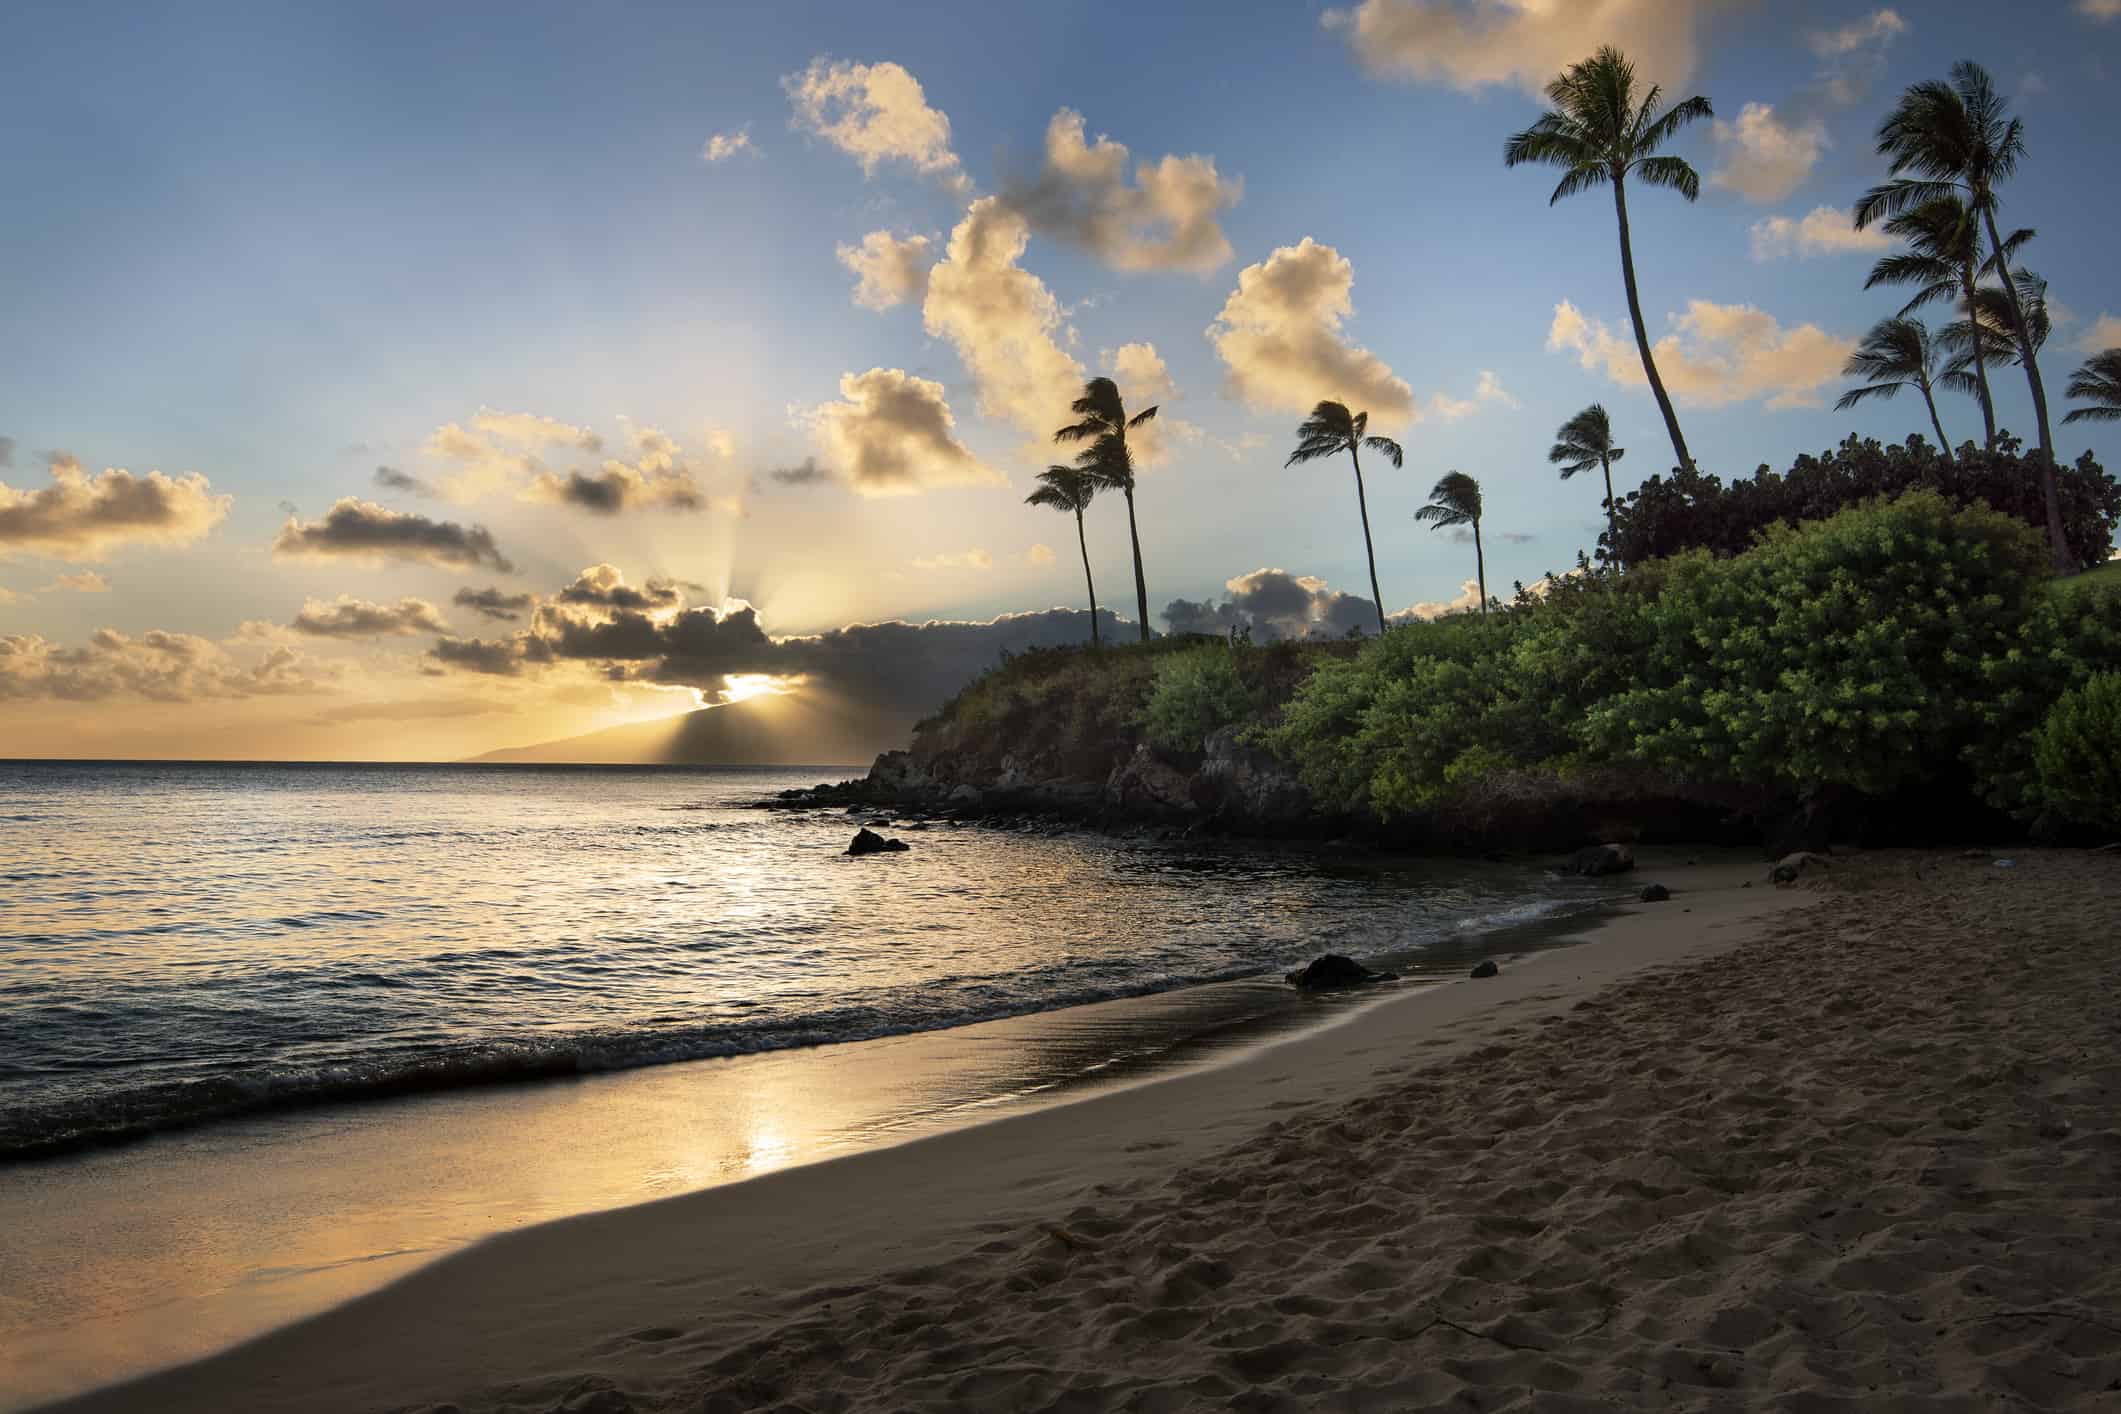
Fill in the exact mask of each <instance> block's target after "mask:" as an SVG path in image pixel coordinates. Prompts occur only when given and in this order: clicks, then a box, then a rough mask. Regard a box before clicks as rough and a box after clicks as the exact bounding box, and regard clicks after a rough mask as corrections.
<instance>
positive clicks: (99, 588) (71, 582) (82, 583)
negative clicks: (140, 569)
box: [44, 570, 110, 594]
mask: <svg viewBox="0 0 2121 1414" xmlns="http://www.w3.org/2000/svg"><path fill="white" fill-rule="evenodd" d="M44 592H45V593H47V594H53V593H59V594H108V593H110V581H109V580H107V579H105V578H104V577H103V576H102V575H100V574H97V573H96V572H95V571H94V570H83V571H82V572H81V573H80V574H62V575H55V576H53V578H52V582H51V583H50V584H47V585H45V586H44Z"/></svg>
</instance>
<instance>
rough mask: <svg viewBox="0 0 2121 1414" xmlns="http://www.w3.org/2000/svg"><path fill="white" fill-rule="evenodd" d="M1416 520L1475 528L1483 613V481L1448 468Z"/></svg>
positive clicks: (1485, 582) (1433, 525)
mask: <svg viewBox="0 0 2121 1414" xmlns="http://www.w3.org/2000/svg"><path fill="white" fill-rule="evenodd" d="M1414 519H1416V520H1425V521H1427V522H1429V529H1431V530H1443V529H1445V528H1446V527H1449V526H1457V525H1470V526H1472V527H1473V564H1474V567H1475V569H1476V570H1477V571H1478V573H1479V576H1480V580H1479V582H1480V612H1481V613H1483V614H1485V613H1486V612H1487V611H1488V557H1487V554H1486V552H1485V551H1483V550H1482V549H1481V548H1480V483H1479V482H1478V481H1475V480H1474V479H1473V478H1472V477H1470V476H1468V475H1466V474H1465V473H1464V472H1462V471H1447V472H1445V473H1444V475H1443V479H1442V480H1441V481H1438V482H1437V483H1436V485H1435V486H1433V487H1431V488H1430V490H1429V504H1427V505H1426V506H1423V507H1422V508H1421V509H1420V510H1418V511H1416V512H1414Z"/></svg>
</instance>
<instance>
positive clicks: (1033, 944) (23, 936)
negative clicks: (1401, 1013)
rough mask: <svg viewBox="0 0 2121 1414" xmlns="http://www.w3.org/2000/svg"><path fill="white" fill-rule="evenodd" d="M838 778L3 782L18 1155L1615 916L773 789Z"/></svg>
mask: <svg viewBox="0 0 2121 1414" xmlns="http://www.w3.org/2000/svg"><path fill="white" fill-rule="evenodd" d="M844 774H846V773H845V772H844V771H837V770H833V769H830V768H826V769H823V770H801V771H787V770H779V769H774V770H717V771H673V770H616V769H613V770H571V769H564V768H549V769H548V768H531V769H496V768H490V767H487V768H481V767H398V766H389V767H384V766H375V767H369V766H330V767H322V766H301V767H277V766H247V765H246V766H218V765H211V766H210V765H123V764H107V765H106V764H98V765H72V764H56V763H52V764H45V763H29V764H0V1158H5V1157H21V1156H23V1155H27V1154H33V1153H40V1152H53V1151H56V1150H58V1149H63V1148H66V1147H71V1146H74V1145H78V1144H81V1143H86V1142H94V1141H97V1140H101V1139H110V1138H117V1137H122V1136H125V1135H129V1134H138V1133H144V1132H148V1131H151V1130H154V1129H158V1128H166V1127H171V1126H174V1125H180V1124H191V1123H200V1122H206V1121H210V1120H212V1119H215V1118H218V1117H224V1116H228V1115H233V1114H240V1113H247V1112H254V1111H257V1110H259V1109H264V1108H271V1107H278V1106H295V1105H302V1104H308V1103H319V1102H324V1101H328V1100H337V1099H345V1098H349V1097H358V1096H363V1095H369V1094H389V1093H403V1092H411V1091H418V1090H423V1089H435V1088H442V1087H446V1086H453V1085H462V1084H478V1083H488V1082H498V1081H505V1080H517V1079H528V1078H534V1077H537V1076H543V1075H559V1074H574V1073H578V1072H582V1071H592V1070H604V1069H613V1068H620V1067H628V1066H639V1065H648V1064H654V1063H657V1062H662V1061H672V1060H682V1059H691V1058H697V1057H705V1056H726V1055H737V1054H744V1053H748V1052H754V1051H761V1050H769V1049H775V1048H781V1047H790V1046H806V1045H816V1044H823V1043H834V1042H847V1041H854V1040H859V1039H861V1038H865V1037H875V1036H881V1035H888V1034H893V1033H899V1032H907V1031H918V1030H927V1029H933V1028H940V1027H948V1026H953V1025H960V1024H963V1023H966V1022H970V1021H974V1020H979V1019H983V1018H989V1017H996V1016H1005V1015H1010V1014H1016V1013H1023V1012H1028V1011H1036V1010H1042V1009H1047V1008H1054V1007H1062V1006H1068V1005H1071V1004H1074V1003H1079V1002H1085V1001H1091V1000H1095V999H1100V998H1107V997H1115V996H1123V995H1129V994H1139V993H1143V992H1150V991H1156V990H1160V989H1165V988H1173V987H1180V986H1184V985H1187V984H1190V983H1196V982H1203V981H1209V980H1214V979H1221V978H1229V977H1238V976H1244V975H1248V974H1254V973H1260V972H1268V971H1273V970H1278V969H1284V968H1287V967H1290V966H1294V965H1296V964H1298V963H1300V962H1301V961H1303V960H1305V959H1307V958H1309V957H1311V956H1313V955H1315V954H1317V953H1318V952H1320V951H1323V950H1327V949H1329V948H1330V949H1331V950H1335V951H1341V952H1348V953H1353V954H1356V955H1360V956H1391V955H1406V954H1409V953H1417V954H1418V953H1419V952H1421V951H1422V950H1424V949H1427V948H1431V947H1434V946H1436V945H1438V944H1444V943H1448V942H1450V941H1452V940H1454V939H1458V938H1462V937H1464V936H1465V935H1466V933H1467V931H1468V930H1469V929H1479V928H1482V927H1486V926H1490V925H1493V924H1496V923H1500V922H1508V921H1512V920H1519V919H1526V918H1531V917H1536V916H1540V915H1543V914H1547V913H1551V912H1556V911H1564V910H1568V909H1571V908H1580V907H1586V906H1595V903H1596V900H1595V898H1594V897H1592V896H1591V895H1589V894H1588V893H1587V892H1586V891H1585V890H1584V888H1583V886H1581V885H1571V884H1568V883H1564V882H1562V881H1557V880H1553V879H1549V878H1547V877H1546V876H1545V875H1543V874H1542V873H1540V872H1539V871H1536V870H1533V869H1529V868H1504V867H1494V866H1466V865H1464V864H1461V863H1431V864H1427V865H1397V866H1384V865H1378V864H1364V863H1352V862H1343V863H1334V862H1332V861H1328V860H1322V859H1320V858H1317V857H1307V856H1303V855H1296V854H1291V853H1288V852H1275V851H1268V850H1263V849H1254V848H1248V847H1244V846H1236V845H1219V846H1218V845H1189V844H1177V843H1159V842H1152V841H1144V840H1127V839H1114V838H1107V837H1102V836H1098V835H1093V834H1087V833H1079V832H1069V833H1060V834H1045V833H1035V832H1006V831H998V830H991V829H986V828H979V827H974V826H963V827H954V826H946V825H943V824H937V825H935V826H933V827H930V828H925V829H918V830H913V831H906V830H901V831H900V833H902V834H904V836H905V838H906V839H907V840H908V841H909V842H910V843H911V844H912V845H913V848H912V850H911V852H909V853H906V854H898V855H888V856H879V857H873V858H868V859H848V858H846V857H844V856H843V855H842V854H841V853H840V851H841V850H842V849H844V847H845V845H846V843H847V840H848V838H849V836H850V835H851V833H852V831H853V828H854V827H853V823H852V822H850V821H849V820H848V819H847V818H846V817H845V816H844V815H841V814H837V813H829V812H824V811H803V812H786V811H763V810H757V809H753V808H749V807H750V806H751V805H752V803H753V802H755V801H757V800H759V799H760V798H762V797H764V796H766V795H769V794H770V793H772V792H773V791H776V790H779V789H782V788H784V787H787V786H790V785H807V784H811V783H814V782H815V781H817V780H820V779H830V778H835V777H837V776H840V775H844Z"/></svg>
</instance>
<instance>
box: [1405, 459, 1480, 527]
mask: <svg viewBox="0 0 2121 1414" xmlns="http://www.w3.org/2000/svg"><path fill="white" fill-rule="evenodd" d="M1480 510H1481V506H1480V483H1479V482H1478V481H1475V480H1474V479H1473V478H1472V477H1470V476H1468V475H1466V474H1465V473H1464V472H1462V471H1447V472H1445V473H1444V474H1443V476H1442V477H1441V478H1440V479H1439V480H1438V481H1437V483H1436V484H1435V486H1433V487H1431V488H1430V490H1429V504H1427V505H1426V506H1423V507H1422V508H1421V509H1420V510H1418V511H1416V512H1414V519H1416V520H1419V521H1427V522H1428V523H1429V527H1430V529H1432V530H1442V529H1445V528H1447V527H1449V526H1454V525H1477V524H1479V522H1480Z"/></svg>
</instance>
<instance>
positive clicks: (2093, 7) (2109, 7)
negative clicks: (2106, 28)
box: [2077, 0, 2121, 24]
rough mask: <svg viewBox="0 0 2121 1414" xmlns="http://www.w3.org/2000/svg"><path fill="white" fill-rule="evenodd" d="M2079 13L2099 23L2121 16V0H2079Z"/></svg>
mask: <svg viewBox="0 0 2121 1414" xmlns="http://www.w3.org/2000/svg"><path fill="white" fill-rule="evenodd" d="M2077 13H2078V14H2080V15H2082V16H2084V17H2085V18H2086V19H2088V20H2092V21H2094V22H2096V23H2098V24H2105V23H2106V22H2107V21H2108V20H2111V19H2114V18H2116V17H2121V0H2077Z"/></svg>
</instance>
